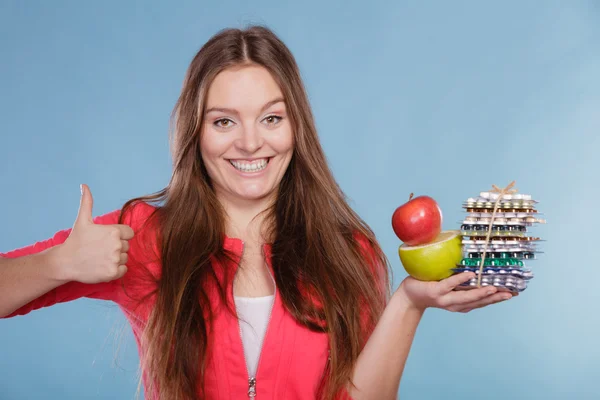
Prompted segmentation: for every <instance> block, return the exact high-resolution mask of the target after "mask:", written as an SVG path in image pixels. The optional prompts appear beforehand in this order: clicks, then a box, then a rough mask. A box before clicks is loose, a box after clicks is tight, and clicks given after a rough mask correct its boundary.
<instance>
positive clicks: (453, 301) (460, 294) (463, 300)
mask: <svg viewBox="0 0 600 400" xmlns="http://www.w3.org/2000/svg"><path fill="white" fill-rule="evenodd" d="M497 291H498V289H496V288H495V287H494V286H486V287H481V288H477V289H470V290H455V291H453V292H450V293H448V294H446V295H444V296H443V297H442V299H441V300H440V302H441V303H442V305H444V306H464V305H466V304H469V303H473V302H476V301H480V300H481V299H485V298H486V297H489V296H491V295H493V294H494V293H496V292H497Z"/></svg>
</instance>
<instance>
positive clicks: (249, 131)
mask: <svg viewBox="0 0 600 400" xmlns="http://www.w3.org/2000/svg"><path fill="white" fill-rule="evenodd" d="M263 143H264V138H263V137H262V134H261V132H260V129H259V128H257V127H256V126H254V125H253V124H248V125H246V124H244V126H243V127H242V129H241V130H240V136H239V138H238V140H237V141H236V146H237V147H238V148H239V149H240V150H241V151H243V152H245V153H250V154H252V153H255V152H256V151H257V150H258V149H260V148H261V147H262V145H263Z"/></svg>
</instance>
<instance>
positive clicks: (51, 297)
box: [0, 210, 120, 318]
mask: <svg viewBox="0 0 600 400" xmlns="http://www.w3.org/2000/svg"><path fill="white" fill-rule="evenodd" d="M119 215H120V210H116V211H113V212H110V213H108V214H105V215H102V216H98V217H96V218H94V222H95V223H97V224H104V225H110V224H116V223H118V218H119ZM70 232H71V229H66V230H62V231H59V232H57V233H56V234H55V235H54V236H53V237H52V238H50V239H48V240H44V241H41V242H37V243H35V244H33V245H30V246H26V247H23V248H20V249H16V250H13V251H10V252H8V253H0V257H7V258H17V257H22V256H26V255H30V254H35V253H40V252H42V251H44V250H46V249H49V248H51V247H53V246H57V245H59V244H62V243H64V241H65V240H66V239H67V237H69V234H70ZM118 282H119V280H114V281H112V282H106V283H98V284H85V283H80V282H68V283H65V284H64V285H61V286H58V287H56V288H55V289H53V290H51V291H49V292H48V293H46V294H44V295H42V296H40V297H38V298H37V299H35V300H33V301H31V302H29V303H28V304H25V305H24V306H22V307H20V308H18V309H17V310H15V311H14V312H12V313H11V314H9V315H7V316H6V317H4V318H10V317H14V316H17V315H25V314H27V313H30V312H31V311H33V310H37V309H39V308H42V307H48V306H51V305H54V304H56V303H64V302H67V301H71V300H75V299H78V298H81V297H88V298H92V299H102V300H114V296H115V295H116V293H117V290H116V289H117V285H118Z"/></svg>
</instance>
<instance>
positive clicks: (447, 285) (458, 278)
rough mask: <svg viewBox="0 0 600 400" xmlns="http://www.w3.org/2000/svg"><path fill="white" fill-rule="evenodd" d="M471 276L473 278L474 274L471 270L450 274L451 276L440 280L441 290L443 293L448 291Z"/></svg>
mask: <svg viewBox="0 0 600 400" xmlns="http://www.w3.org/2000/svg"><path fill="white" fill-rule="evenodd" d="M473 278H475V274H474V273H473V272H462V273H460V274H456V275H452V276H451V277H449V278H446V279H444V280H442V281H441V282H440V283H441V284H442V285H441V287H442V291H443V293H449V292H451V291H453V290H454V288H456V287H457V286H458V285H460V284H461V283H464V282H467V281H468V280H470V279H473ZM443 293H442V294H443Z"/></svg>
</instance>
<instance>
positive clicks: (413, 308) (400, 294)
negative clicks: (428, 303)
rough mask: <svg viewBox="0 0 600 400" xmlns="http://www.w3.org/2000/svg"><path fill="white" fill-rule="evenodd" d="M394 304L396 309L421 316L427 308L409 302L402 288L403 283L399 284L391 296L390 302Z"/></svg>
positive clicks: (408, 297) (404, 289)
mask: <svg viewBox="0 0 600 400" xmlns="http://www.w3.org/2000/svg"><path fill="white" fill-rule="evenodd" d="M390 302H393V303H396V304H397V305H398V307H400V308H404V309H406V311H408V312H412V313H415V314H420V315H422V314H423V313H424V312H425V309H426V308H427V307H425V306H421V305H420V304H418V303H415V302H414V301H413V300H411V298H410V296H408V294H407V293H406V288H405V287H404V281H403V282H402V283H401V284H400V286H399V287H398V289H397V290H396V291H395V292H394V294H393V295H392V298H391V301H390Z"/></svg>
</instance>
